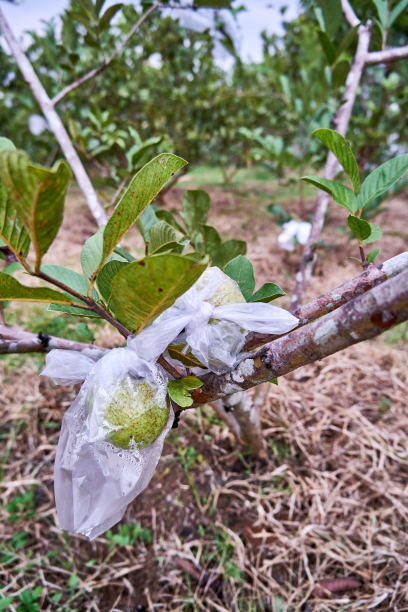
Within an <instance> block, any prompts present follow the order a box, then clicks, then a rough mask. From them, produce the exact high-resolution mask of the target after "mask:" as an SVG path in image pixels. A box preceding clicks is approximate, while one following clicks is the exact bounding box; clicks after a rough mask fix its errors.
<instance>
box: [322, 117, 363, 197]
mask: <svg viewBox="0 0 408 612" xmlns="http://www.w3.org/2000/svg"><path fill="white" fill-rule="evenodd" d="M313 136H316V137H317V138H318V139H319V140H321V141H322V143H323V144H325V145H326V147H327V148H328V149H330V151H331V152H332V153H333V154H334V155H335V156H336V157H337V159H338V160H339V162H340V164H341V165H342V166H343V168H344V171H345V173H346V174H347V176H348V177H349V179H350V182H351V184H352V186H353V191H354V193H355V194H357V193H358V191H359V189H360V174H359V171H358V166H357V162H356V158H355V157H354V154H353V151H352V150H351V148H350V145H349V144H348V142H347V140H346V139H345V138H344V136H342V135H341V134H339V133H338V132H336V131H335V130H330V129H329V128H320V129H318V130H315V131H314V132H313Z"/></svg>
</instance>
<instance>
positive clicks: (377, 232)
mask: <svg viewBox="0 0 408 612" xmlns="http://www.w3.org/2000/svg"><path fill="white" fill-rule="evenodd" d="M370 228H371V234H370V235H369V237H368V238H366V239H365V240H364V244H371V243H372V242H375V241H376V240H378V239H379V238H381V236H382V230H381V227H380V226H379V225H377V223H370Z"/></svg>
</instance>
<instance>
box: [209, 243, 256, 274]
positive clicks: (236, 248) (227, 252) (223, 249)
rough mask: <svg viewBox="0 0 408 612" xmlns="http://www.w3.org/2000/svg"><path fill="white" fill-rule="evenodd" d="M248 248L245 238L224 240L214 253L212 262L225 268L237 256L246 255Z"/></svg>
mask: <svg viewBox="0 0 408 612" xmlns="http://www.w3.org/2000/svg"><path fill="white" fill-rule="evenodd" d="M246 250H247V245H246V242H244V241H243V240H234V239H232V240H227V241H226V242H223V243H222V244H221V245H220V247H219V248H218V249H217V251H216V252H215V253H214V255H212V256H211V260H212V264H213V265H214V266H217V267H218V268H224V266H226V264H227V263H228V262H229V261H231V259H234V257H237V256H238V255H245V253H246Z"/></svg>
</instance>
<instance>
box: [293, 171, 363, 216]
mask: <svg viewBox="0 0 408 612" xmlns="http://www.w3.org/2000/svg"><path fill="white" fill-rule="evenodd" d="M301 180H302V181H306V182H307V183H311V184H312V185H314V186H315V187H318V189H322V190H323V191H326V193H329V194H330V195H331V196H332V198H333V200H334V201H335V202H337V204H340V206H344V208H347V210H348V211H349V212H351V213H355V212H357V210H358V208H357V198H356V196H355V195H354V193H353V192H352V191H351V189H350V188H349V187H346V185H343V184H342V183H339V182H338V181H332V180H331V179H325V178H321V177H319V176H302V179H301Z"/></svg>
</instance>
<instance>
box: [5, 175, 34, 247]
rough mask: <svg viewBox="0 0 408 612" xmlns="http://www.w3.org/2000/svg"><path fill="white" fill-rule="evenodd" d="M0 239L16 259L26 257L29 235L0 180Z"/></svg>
mask: <svg viewBox="0 0 408 612" xmlns="http://www.w3.org/2000/svg"><path fill="white" fill-rule="evenodd" d="M0 239H1V240H2V241H3V242H4V243H5V244H6V245H7V246H8V247H9V249H10V250H11V251H13V253H14V255H15V256H16V257H17V259H21V257H26V256H27V253H28V250H29V248H30V237H29V235H28V233H27V231H26V229H25V227H24V225H23V222H22V221H21V219H20V216H19V214H18V212H17V210H16V208H15V207H14V206H13V204H12V202H11V201H9V200H8V198H7V191H6V188H5V187H4V185H3V183H1V182H0Z"/></svg>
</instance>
